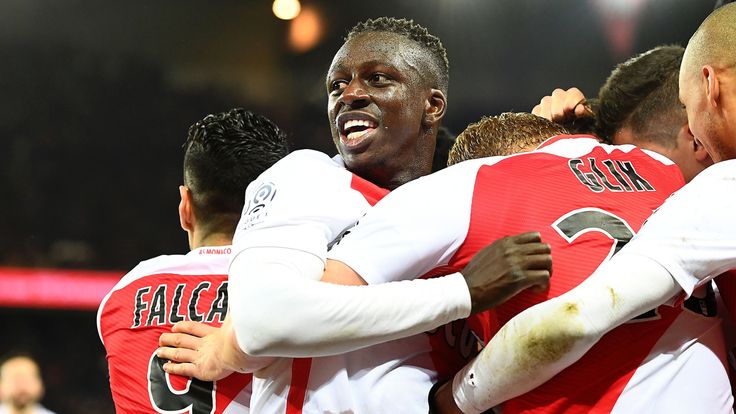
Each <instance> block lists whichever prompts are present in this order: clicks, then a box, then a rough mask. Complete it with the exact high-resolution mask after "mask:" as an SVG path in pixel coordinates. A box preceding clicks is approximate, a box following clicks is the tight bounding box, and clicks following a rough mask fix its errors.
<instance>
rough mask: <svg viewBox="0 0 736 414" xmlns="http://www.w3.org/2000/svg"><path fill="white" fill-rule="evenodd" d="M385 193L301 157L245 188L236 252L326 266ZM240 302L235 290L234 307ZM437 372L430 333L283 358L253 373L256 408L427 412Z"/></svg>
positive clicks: (330, 162)
mask: <svg viewBox="0 0 736 414" xmlns="http://www.w3.org/2000/svg"><path fill="white" fill-rule="evenodd" d="M386 193H387V191H386V190H383V189H380V188H378V187H376V186H375V185H373V184H371V183H369V182H367V181H365V180H363V179H361V178H359V177H357V176H355V175H353V174H351V173H350V172H348V171H347V170H346V169H345V168H344V167H343V165H342V163H341V162H340V160H339V159H338V158H336V159H330V158H329V157H327V156H326V155H324V154H322V153H319V152H315V151H309V150H304V151H296V152H294V153H292V154H290V155H289V156H287V157H285V158H284V159H282V160H280V161H279V162H278V163H276V164H275V165H274V166H273V167H271V168H270V169H269V170H267V171H266V172H264V173H263V174H262V175H261V176H260V177H259V178H258V179H257V180H256V181H254V182H253V183H251V185H250V186H249V187H248V190H247V191H246V198H245V200H246V202H245V207H244V210H243V216H242V218H241V221H240V223H239V224H238V227H237V230H236V234H235V237H234V242H233V245H234V253H235V255H237V254H239V253H240V252H243V251H245V250H246V249H248V248H250V247H260V246H273V247H285V248H290V249H296V250H300V251H303V252H308V253H310V254H313V255H315V256H317V257H320V258H321V259H323V260H325V257H326V254H327V249H328V246H329V245H330V244H331V243H333V242H334V241H335V240H337V239H338V238H339V237H340V236H341V235H342V234H343V233H344V232H345V231H347V229H349V228H351V227H352V226H353V225H354V224H355V223H356V222H357V221H358V220H359V219H360V218H361V217H362V216H363V214H364V213H365V212H366V211H367V210H368V209H369V208H370V206H371V205H372V204H374V203H375V202H376V201H377V200H378V199H379V198H381V197H382V196H383V195H385V194H386ZM235 255H234V256H233V257H235ZM233 277H234V275H232V274H231V275H230V278H231V282H232V284H231V289H232V286H233V285H234V282H233ZM236 296H237V292H234V291H233V292H231V298H232V299H233V301H235V298H236ZM232 303H234V302H231V304H232ZM417 368H418V369H417ZM434 372H435V369H434V366H433V362H432V360H431V358H430V356H429V341H428V340H427V337H426V335H418V336H415V337H410V338H406V339H403V340H399V341H393V342H389V343H385V344H380V345H377V346H372V347H369V348H365V349H362V350H358V351H354V352H349V353H345V354H342V355H336V356H330V357H320V358H296V359H291V358H283V359H280V360H277V361H276V362H275V363H273V364H272V365H270V366H269V367H267V368H265V369H263V370H260V371H258V372H256V373H254V377H253V378H254V379H253V397H252V400H251V408H252V410H253V412H257V413H279V414H284V413H289V414H291V413H300V412H305V413H348V412H349V413H377V412H382V411H384V412H385V410H386V407H394V408H392V411H393V412H426V411H427V408H428V407H427V397H426V396H427V391H428V390H429V388H430V387H431V385H432V381H433V380H434V379H435V374H434Z"/></svg>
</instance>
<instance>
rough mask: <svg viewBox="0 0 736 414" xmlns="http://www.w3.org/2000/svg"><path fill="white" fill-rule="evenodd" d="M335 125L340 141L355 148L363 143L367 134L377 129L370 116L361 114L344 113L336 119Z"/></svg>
mask: <svg viewBox="0 0 736 414" xmlns="http://www.w3.org/2000/svg"><path fill="white" fill-rule="evenodd" d="M337 125H338V128H339V131H340V140H341V141H342V142H343V143H344V144H346V145H348V146H355V145H357V144H359V143H360V142H362V141H364V140H365V139H366V138H367V137H368V134H369V133H370V132H372V131H373V130H375V129H376V128H377V127H378V123H377V122H376V121H375V120H374V119H373V118H372V117H371V116H369V115H367V114H363V113H346V114H344V115H342V116H340V117H338V119H337Z"/></svg>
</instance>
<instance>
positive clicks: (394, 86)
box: [327, 18, 449, 190]
mask: <svg viewBox="0 0 736 414" xmlns="http://www.w3.org/2000/svg"><path fill="white" fill-rule="evenodd" d="M408 23H409V22H408V21H406V20H403V19H391V18H379V19H375V20H367V21H365V22H363V23H359V24H358V25H356V26H355V27H354V28H353V30H351V31H350V33H349V34H348V37H347V39H346V41H345V44H343V46H342V47H341V48H340V50H338V52H337V53H336V54H335V57H334V59H333V60H332V64H331V65H330V69H329V70H328V72H327V91H328V94H329V98H328V103H327V113H328V118H329V120H330V128H331V129H332V139H333V141H334V142H335V146H336V147H337V150H338V151H339V153H340V156H341V157H342V159H343V160H344V162H345V166H346V167H347V169H348V170H350V171H351V172H353V173H354V174H356V175H358V176H360V177H363V178H365V179H367V180H369V181H371V182H373V183H375V184H378V185H379V186H381V187H384V188H387V189H391V190H392V189H394V188H396V187H398V186H400V185H402V184H405V183H407V182H409V181H411V180H413V179H415V178H417V177H421V176H423V175H427V174H429V172H430V171H431V168H432V157H433V154H434V147H435V140H436V137H437V129H438V128H439V125H440V122H441V120H442V117H443V116H444V114H445V108H446V105H447V85H448V79H449V63H448V60H447V52H446V51H445V48H444V47H443V46H442V43H441V42H440V40H439V39H438V38H437V37H435V36H432V35H431V34H429V32H427V30H426V29H425V28H423V27H421V26H418V25H415V24H408Z"/></svg>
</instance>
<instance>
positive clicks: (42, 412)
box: [0, 404, 56, 414]
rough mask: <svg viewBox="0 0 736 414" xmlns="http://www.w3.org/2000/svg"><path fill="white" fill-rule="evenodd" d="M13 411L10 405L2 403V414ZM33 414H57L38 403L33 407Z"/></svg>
mask: <svg viewBox="0 0 736 414" xmlns="http://www.w3.org/2000/svg"><path fill="white" fill-rule="evenodd" d="M11 412H12V411H11V410H10V408H9V407H7V406H6V405H5V404H0V414H10V413H11ZM30 413H31V414H56V413H54V412H53V411H50V410H47V409H46V408H44V406H42V405H41V404H36V406H35V407H34V408H33V410H32V411H30Z"/></svg>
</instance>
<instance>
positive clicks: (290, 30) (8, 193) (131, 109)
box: [0, 0, 714, 413]
mask: <svg viewBox="0 0 736 414" xmlns="http://www.w3.org/2000/svg"><path fill="white" fill-rule="evenodd" d="M291 1H292V2H296V0H291ZM278 2H279V3H289V1H286V0H279V1H278ZM273 6H274V2H273V1H271V0H240V1H235V0H222V1H218V2H207V1H203V0H177V1H173V0H159V1H156V2H140V1H128V2H98V1H90V0H65V1H51V0H3V1H2V2H0V143H1V144H2V145H1V146H0V188H1V193H0V194H2V196H0V290H1V289H3V286H5V288H6V289H7V285H3V277H4V275H5V274H6V273H7V272H6V270H4V269H7V268H10V269H13V268H36V269H64V270H65V271H68V272H70V273H73V272H75V271H76V270H80V269H83V270H84V269H86V270H90V269H91V270H105V271H112V272H118V273H119V274H120V275H121V276H122V274H124V273H125V272H126V271H127V270H129V269H131V268H132V267H133V266H135V265H136V264H137V263H138V262H139V261H141V260H144V259H147V258H150V257H153V256H157V255H160V254H167V253H168V254H176V253H182V252H185V251H187V249H188V247H187V240H186V237H185V234H184V233H183V232H182V231H181V229H180V227H179V223H178V217H177V214H176V207H177V204H178V200H179V199H178V191H177V186H178V185H179V184H180V183H181V159H182V155H183V152H182V149H181V145H182V143H183V142H184V139H185V138H186V132H187V129H188V127H189V125H191V124H192V123H194V122H195V121H197V120H199V119H200V118H202V117H203V116H204V115H206V114H208V113H212V112H219V111H223V110H227V109H230V108H232V107H236V106H242V107H246V108H249V109H253V110H256V111H259V112H261V113H263V114H265V115H267V116H268V117H270V118H271V119H273V120H274V121H275V122H277V123H278V124H279V125H281V126H282V127H283V128H284V129H285V130H286V131H287V132H288V135H289V139H290V141H291V143H292V144H293V146H294V147H295V148H314V149H319V150H322V151H325V152H328V153H330V154H333V153H334V150H333V147H332V142H331V138H330V132H329V127H328V124H327V117H326V92H325V85H324V75H325V72H326V70H327V68H328V66H329V64H330V62H331V60H332V56H333V55H334V53H335V52H336V51H337V49H338V48H339V47H340V45H341V43H342V39H343V37H344V36H345V34H346V33H347V31H348V30H349V29H350V28H351V27H352V26H353V25H354V24H355V23H357V22H359V21H361V20H364V19H366V18H369V17H379V16H396V17H407V18H411V19H414V20H415V21H416V22H418V23H420V24H422V25H424V26H426V27H427V28H428V29H429V30H430V31H431V32H432V33H433V34H435V35H437V36H439V37H440V38H441V39H442V41H443V43H444V45H445V47H446V48H447V50H448V54H449V59H450V89H449V100H448V102H449V103H448V105H449V106H448V112H447V116H446V118H445V122H444V125H445V126H446V127H448V128H449V129H450V131H452V132H453V133H459V132H461V131H462V130H463V129H464V127H465V126H466V125H467V124H468V123H470V122H474V121H476V120H477V119H478V118H479V117H480V116H481V115H485V114H489V115H490V114H497V113H500V112H503V111H529V110H531V108H532V107H533V106H534V105H535V104H536V103H538V101H539V99H540V98H541V97H542V96H544V95H546V94H548V93H550V92H551V91H552V89H553V88H555V87H564V88H568V87H570V86H577V87H579V88H580V89H582V90H583V91H584V92H586V94H589V95H594V94H596V93H597V91H598V88H599V86H600V85H601V84H602V83H603V82H604V81H605V77H606V76H607V74H608V73H610V71H611V68H612V67H613V66H614V65H615V64H616V63H618V62H621V61H623V60H625V59H626V58H628V57H630V56H632V55H633V54H635V53H638V52H642V51H645V50H647V49H650V48H652V47H654V46H657V45H661V44H670V43H676V44H681V45H683V46H684V45H685V44H686V42H687V39H688V38H689V36H690V34H692V33H693V32H694V31H695V29H696V28H697V26H698V25H699V24H700V22H701V21H702V20H703V19H704V18H705V16H706V15H707V14H708V13H709V12H710V11H711V10H712V9H713V6H714V2H711V1H706V0H561V1H554V2H551V1H543V0H396V1H383V0H373V1H356V0H344V1H339V2H337V1H327V0H302V1H301V3H300V6H301V10H300V13H299V15H298V16H297V17H296V18H294V19H292V20H282V19H279V18H277V17H276V16H275V15H274V7H273ZM29 283H30V284H34V283H43V281H42V280H41V279H39V280H38V281H36V280H30V281H29ZM0 296H2V293H1V292H0ZM95 311H96V309H91V308H89V307H87V308H84V307H82V308H79V309H69V308H63V309H58V308H54V307H52V306H45V305H43V304H41V305H39V304H35V305H34V304H33V303H29V304H27V305H18V304H13V305H12V306H11V305H9V304H7V303H3V301H2V300H0V332H2V338H3V339H2V341H0V355H4V354H7V353H8V352H15V351H23V352H30V353H31V354H32V355H33V356H34V357H35V358H36V359H37V360H38V361H39V362H40V365H41V368H42V371H43V376H44V381H45V383H46V388H47V393H46V397H45V399H44V404H45V405H46V406H47V407H49V408H51V409H52V410H55V411H57V412H58V413H112V412H113V408H112V401H111V399H110V393H109V387H108V384H107V376H106V371H107V366H106V362H105V357H104V350H103V348H102V345H101V344H100V341H99V338H98V337H97V332H96V328H95Z"/></svg>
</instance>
